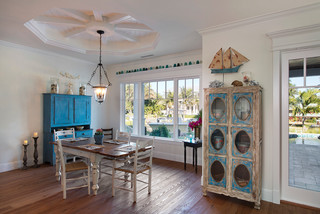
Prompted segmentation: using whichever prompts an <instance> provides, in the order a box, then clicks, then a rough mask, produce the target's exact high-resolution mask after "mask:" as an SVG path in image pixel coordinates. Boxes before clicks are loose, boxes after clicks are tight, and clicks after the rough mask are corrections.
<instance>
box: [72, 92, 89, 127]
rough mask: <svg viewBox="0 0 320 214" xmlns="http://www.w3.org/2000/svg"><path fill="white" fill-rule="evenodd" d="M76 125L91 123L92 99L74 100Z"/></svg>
mask: <svg viewBox="0 0 320 214" xmlns="http://www.w3.org/2000/svg"><path fill="white" fill-rule="evenodd" d="M74 111H75V117H74V123H76V124H85V123H90V120H91V118H90V115H91V102H90V97H89V98H88V97H77V98H75V99H74Z"/></svg>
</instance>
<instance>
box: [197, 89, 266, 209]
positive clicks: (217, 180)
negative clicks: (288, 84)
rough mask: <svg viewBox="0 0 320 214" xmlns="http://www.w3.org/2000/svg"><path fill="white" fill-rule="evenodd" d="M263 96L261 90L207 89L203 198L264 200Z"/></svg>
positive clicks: (256, 205) (204, 124)
mask: <svg viewBox="0 0 320 214" xmlns="http://www.w3.org/2000/svg"><path fill="white" fill-rule="evenodd" d="M261 94H262V89H261V87H259V86H248V87H230V88H208V89H205V96H204V97H205V102H204V114H203V121H204V123H203V131H204V135H203V148H204V161H203V167H204V170H203V172H205V173H204V175H203V194H204V195H206V193H207V191H209V192H215V193H221V194H224V195H229V196H232V197H237V198H239V199H243V200H247V201H251V202H254V203H255V208H257V209H259V208H260V200H261V143H262V135H261V114H262V112H261Z"/></svg>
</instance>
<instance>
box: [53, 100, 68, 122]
mask: <svg viewBox="0 0 320 214" xmlns="http://www.w3.org/2000/svg"><path fill="white" fill-rule="evenodd" d="M72 100H73V99H72V98H71V97H67V96H54V97H53V114H52V115H53V120H52V121H51V122H52V125H55V126H57V125H68V124H72V122H73V102H72Z"/></svg>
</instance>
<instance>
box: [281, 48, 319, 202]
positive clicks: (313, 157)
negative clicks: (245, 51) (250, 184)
mask: <svg viewBox="0 0 320 214" xmlns="http://www.w3.org/2000/svg"><path fill="white" fill-rule="evenodd" d="M281 78H282V99H281V100H282V103H281V104H282V110H281V117H282V124H281V128H282V129H281V150H282V151H281V200H286V201H291V202H295V203H299V204H305V205H309V206H313V207H320V49H312V50H308V51H306V50H304V51H296V52H290V53H283V54H282V77H281Z"/></svg>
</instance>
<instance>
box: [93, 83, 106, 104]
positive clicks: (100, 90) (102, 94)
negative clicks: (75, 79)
mask: <svg viewBox="0 0 320 214" xmlns="http://www.w3.org/2000/svg"><path fill="white" fill-rule="evenodd" d="M92 88H93V89H94V99H95V100H96V101H97V102H98V103H100V104H101V103H102V102H103V101H104V100H105V99H106V94H107V87H106V86H93V87H92Z"/></svg>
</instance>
